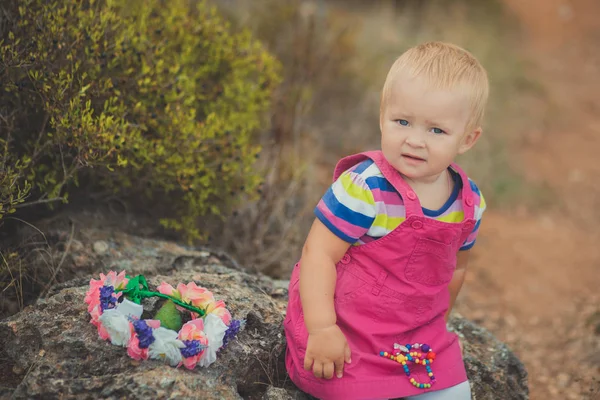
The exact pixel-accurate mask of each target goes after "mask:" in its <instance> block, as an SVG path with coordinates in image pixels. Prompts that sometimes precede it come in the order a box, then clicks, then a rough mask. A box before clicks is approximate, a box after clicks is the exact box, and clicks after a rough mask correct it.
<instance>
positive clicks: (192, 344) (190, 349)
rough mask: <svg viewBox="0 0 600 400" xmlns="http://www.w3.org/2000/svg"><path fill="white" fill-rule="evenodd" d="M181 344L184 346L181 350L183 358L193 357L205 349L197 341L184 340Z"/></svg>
mask: <svg viewBox="0 0 600 400" xmlns="http://www.w3.org/2000/svg"><path fill="white" fill-rule="evenodd" d="M183 344H185V347H184V348H183V349H181V355H183V357H185V358H189V357H194V356H195V355H198V354H200V353H201V352H202V350H204V349H205V348H206V346H203V345H202V344H200V341H198V340H184V341H183Z"/></svg>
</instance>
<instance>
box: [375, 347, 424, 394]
mask: <svg viewBox="0 0 600 400" xmlns="http://www.w3.org/2000/svg"><path fill="white" fill-rule="evenodd" d="M411 350H413V351H411ZM379 355H380V356H381V357H385V358H387V359H390V360H392V361H396V362H397V363H399V364H402V368H404V373H405V374H406V377H407V378H409V380H410V383H411V384H412V385H413V386H415V387H417V388H419V389H429V388H430V387H431V385H433V384H434V383H435V376H433V372H432V371H431V366H430V365H431V364H432V363H433V360H435V353H434V352H433V350H432V349H431V347H430V346H429V345H427V344H419V343H414V344H412V345H410V344H407V345H405V346H403V345H401V344H398V343H394V352H393V354H391V353H388V352H387V351H382V352H380V353H379ZM409 362H412V363H415V364H421V365H424V366H425V369H426V370H427V375H428V376H429V382H430V383H420V382H417V380H416V379H415V378H410V369H409V368H408V364H407V363H409Z"/></svg>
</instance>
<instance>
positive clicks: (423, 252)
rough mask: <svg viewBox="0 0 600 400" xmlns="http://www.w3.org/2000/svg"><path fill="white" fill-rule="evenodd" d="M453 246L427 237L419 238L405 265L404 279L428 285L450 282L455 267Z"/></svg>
mask: <svg viewBox="0 0 600 400" xmlns="http://www.w3.org/2000/svg"><path fill="white" fill-rule="evenodd" d="M454 248H455V246H454V245H453V244H452V243H443V242H438V241H436V240H432V239H428V238H419V240H418V242H417V244H416V245H415V249H414V250H413V252H412V254H411V256H410V258H409V260H408V264H407V265H406V270H405V276H406V279H407V280H409V281H411V282H415V283H421V284H423V285H428V286H437V285H442V284H445V283H448V282H450V280H451V279H452V275H453V274H454V269H455V268H456V254H453V251H454V250H453V249H454Z"/></svg>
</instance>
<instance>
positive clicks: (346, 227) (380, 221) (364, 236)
mask: <svg viewBox="0 0 600 400" xmlns="http://www.w3.org/2000/svg"><path fill="white" fill-rule="evenodd" d="M450 171H451V172H452V174H451V175H452V177H453V179H454V183H455V184H454V190H453V192H452V194H451V195H450V197H449V198H448V201H446V203H445V204H444V205H443V206H442V207H441V208H440V209H439V210H429V209H427V208H423V214H424V215H425V216H426V217H429V218H434V219H437V220H439V221H444V222H461V221H462V220H463V219H464V211H463V207H462V180H461V179H460V175H459V174H458V173H457V172H455V171H454V170H452V169H450ZM469 184H470V185H471V189H472V191H473V194H474V203H475V204H474V206H475V214H474V218H475V220H476V224H475V227H474V228H473V231H472V232H471V234H470V235H469V237H467V239H466V241H465V242H464V243H463V245H462V246H461V248H460V250H468V249H470V248H471V247H473V245H474V244H475V239H476V238H477V233H478V231H479V225H480V223H481V216H482V214H483V212H484V211H485V200H484V198H483V195H482V194H481V192H480V191H479V188H478V187H477V185H475V183H474V182H473V181H471V180H470V179H469ZM315 215H316V217H317V218H318V219H319V220H320V221H321V222H322V223H323V224H325V226H327V227H328V228H329V230H331V232H333V233H334V234H335V235H336V236H338V237H339V238H340V239H342V240H344V241H346V242H348V243H351V244H353V245H355V246H359V245H362V244H366V243H369V242H372V241H374V240H376V239H378V238H381V237H383V236H385V235H387V234H388V233H390V232H391V231H393V230H394V229H396V228H397V227H398V225H400V224H401V223H402V222H403V221H404V220H405V219H406V211H405V208H404V202H403V200H402V197H401V196H400V194H399V193H398V192H397V191H396V189H394V187H393V186H392V184H391V183H389V182H388V181H387V180H386V179H385V178H384V177H383V174H382V173H381V171H380V170H379V168H378V167H377V165H376V164H375V163H374V162H373V160H366V161H363V162H361V163H359V164H357V165H355V166H354V167H352V168H350V169H349V170H347V171H345V172H344V173H342V174H341V175H340V177H339V178H338V179H337V180H336V181H335V182H334V183H333V185H331V187H330V188H329V190H327V192H326V193H325V195H324V196H323V198H322V199H321V200H320V201H319V203H318V204H317V207H316V208H315Z"/></svg>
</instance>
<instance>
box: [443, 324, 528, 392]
mask: <svg viewBox="0 0 600 400" xmlns="http://www.w3.org/2000/svg"><path fill="white" fill-rule="evenodd" d="M449 328H450V330H452V331H454V332H455V333H456V334H457V335H458V336H459V338H460V341H461V343H462V345H463V358H464V360H465V366H466V368H467V376H468V377H469V381H470V382H471V391H472V394H473V399H476V400H497V399H498V398H501V399H502V400H526V399H529V387H528V385H527V371H526V370H525V366H524V365H523V363H522V362H521V360H519V359H518V358H517V356H516V355H515V354H514V353H513V352H512V351H510V349H509V348H508V346H506V345H505V344H504V343H502V342H500V341H499V340H498V339H496V338H495V337H494V335H492V334H491V333H490V332H489V331H487V330H486V329H484V328H482V327H480V326H478V325H476V324H474V323H472V322H470V321H468V320H466V319H465V318H463V317H462V316H460V315H458V314H456V313H455V314H454V315H453V316H452V318H451V319H450V323H449ZM500 393H501V394H502V395H501V397H498V396H499V394H500Z"/></svg>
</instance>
